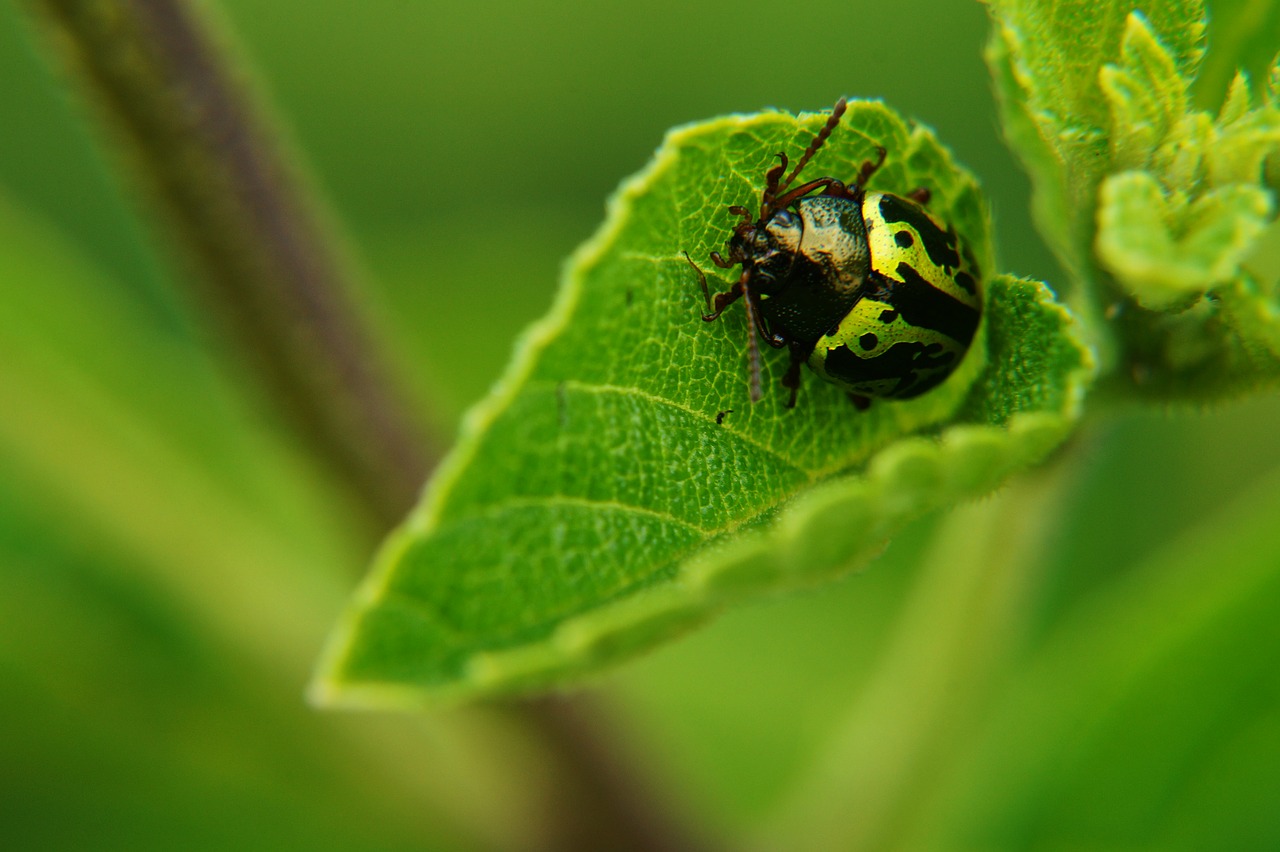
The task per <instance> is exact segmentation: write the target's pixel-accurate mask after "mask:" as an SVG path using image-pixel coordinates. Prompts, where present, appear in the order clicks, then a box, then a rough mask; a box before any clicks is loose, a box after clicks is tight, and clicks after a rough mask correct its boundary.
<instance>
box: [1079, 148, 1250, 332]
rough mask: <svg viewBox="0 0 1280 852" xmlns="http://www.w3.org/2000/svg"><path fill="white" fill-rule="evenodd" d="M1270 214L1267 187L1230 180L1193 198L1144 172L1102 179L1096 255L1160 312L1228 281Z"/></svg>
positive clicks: (1140, 300) (1142, 302) (1140, 298)
mask: <svg viewBox="0 0 1280 852" xmlns="http://www.w3.org/2000/svg"><path fill="white" fill-rule="evenodd" d="M1271 215H1272V209H1271V196H1270V195H1269V194H1268V193H1266V192H1264V191H1263V190H1261V189H1259V188H1257V187H1252V186H1242V185H1238V184H1235V185H1227V186H1224V187H1220V188H1218V189H1214V190H1211V191H1209V192H1207V193H1205V194H1204V195H1201V196H1199V197H1198V198H1196V199H1195V200H1194V201H1190V202H1189V201H1188V200H1187V198H1186V197H1185V196H1182V195H1175V196H1172V197H1170V196H1166V195H1165V194H1164V191H1163V189H1162V188H1161V186H1160V184H1159V183H1158V182H1157V181H1156V179H1155V178H1154V177H1152V176H1151V175H1150V174H1149V173H1147V172H1123V173H1121V174H1118V175H1112V176H1111V177H1108V178H1107V179H1106V181H1104V182H1103V184H1102V191H1101V205H1100V207H1099V210H1098V225H1099V229H1098V254H1099V256H1100V257H1101V258H1102V261H1103V263H1105V264H1106V266H1107V267H1108V268H1109V269H1111V270H1112V271H1113V272H1114V273H1115V274H1116V275H1117V276H1120V277H1122V278H1123V279H1124V280H1125V282H1126V284H1127V285H1128V287H1129V288H1130V290H1131V291H1132V292H1133V294H1134V296H1135V298H1136V299H1137V300H1138V302H1139V304H1141V305H1143V306H1144V307H1147V308H1152V309H1157V310H1159V309H1163V308H1169V307H1174V306H1182V305H1185V304H1186V302H1187V299H1188V297H1189V296H1190V297H1193V296H1194V295H1195V294H1197V293H1198V292H1200V291H1203V290H1205V289H1207V288H1208V287H1210V286H1212V285H1214V284H1217V283H1219V282H1222V281H1228V280H1230V279H1231V278H1232V277H1233V276H1234V275H1235V274H1236V272H1237V270H1238V269H1239V266H1240V261H1241V260H1242V259H1243V258H1244V256H1245V255H1246V254H1247V253H1248V252H1249V250H1250V249H1251V248H1252V247H1253V243H1254V240H1255V239H1256V238H1257V237H1258V235H1259V234H1260V233H1262V232H1263V230H1264V229H1265V228H1266V226H1267V222H1268V220H1269V219H1270V217H1271Z"/></svg>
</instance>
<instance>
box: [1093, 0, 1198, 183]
mask: <svg viewBox="0 0 1280 852" xmlns="http://www.w3.org/2000/svg"><path fill="white" fill-rule="evenodd" d="M1121 56H1122V62H1121V64H1120V65H1104V66H1103V67H1102V69H1101V71H1099V72H1098V73H1099V83H1100V85H1101V87H1102V92H1103V94H1104V95H1105V96H1106V99H1107V105H1108V106H1109V107H1110V109H1111V140H1110V141H1111V167H1112V168H1113V169H1137V168H1142V167H1144V166H1146V165H1147V164H1148V163H1149V162H1150V160H1151V155H1152V154H1153V153H1154V152H1155V150H1156V147H1157V146H1159V145H1160V144H1161V143H1162V142H1163V141H1164V140H1165V138H1166V136H1168V134H1169V132H1170V130H1172V129H1173V128H1174V126H1176V125H1177V123H1178V122H1179V121H1181V120H1182V116H1183V115H1184V114H1185V113H1186V111H1187V92H1186V86H1185V84H1184V83H1183V80H1182V78H1181V77H1180V76H1179V75H1178V68H1177V65H1176V64H1175V63H1174V59H1173V56H1172V55H1171V54H1170V53H1169V52H1168V51H1166V50H1165V49H1164V48H1163V47H1161V45H1160V42H1158V41H1156V38H1155V35H1154V34H1153V33H1152V32H1151V30H1150V28H1149V27H1148V26H1147V25H1146V22H1145V21H1144V20H1143V19H1142V17H1141V16H1140V15H1137V14H1134V15H1130V16H1129V17H1128V19H1127V20H1126V24H1125V33H1124V39H1123V41H1122V42H1121Z"/></svg>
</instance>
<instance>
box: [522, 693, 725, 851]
mask: <svg viewBox="0 0 1280 852" xmlns="http://www.w3.org/2000/svg"><path fill="white" fill-rule="evenodd" d="M599 703H600V699H599V698H598V697H597V696H592V695H588V694H578V695H573V696H562V695H554V694H553V695H546V696H543V697H540V698H534V699H530V700H528V701H526V702H523V703H522V704H518V705H516V706H517V707H518V708H519V710H520V711H521V712H522V713H523V714H524V716H525V718H526V719H527V720H528V721H529V722H531V723H532V724H534V725H536V726H537V728H538V731H539V733H540V735H541V738H542V740H543V743H544V744H545V745H546V746H548V747H550V748H551V750H552V752H553V754H554V756H555V757H554V759H555V762H556V763H557V766H556V767H554V769H555V771H556V774H557V776H558V777H559V778H560V779H561V783H560V784H559V785H558V787H557V789H556V790H555V797H556V799H557V801H554V802H551V803H550V804H551V807H552V813H551V823H552V838H551V843H550V845H549V846H548V847H547V850H546V852H560V850H573V852H588V850H603V849H607V850H611V852H708V850H710V849H711V846H710V845H709V844H708V843H706V842H705V841H703V840H702V839H699V838H695V837H694V836H693V835H691V834H690V833H689V832H688V829H687V826H686V825H684V824H682V823H681V822H679V821H678V820H677V819H676V816H677V814H675V813H673V810H672V808H671V807H670V806H671V802H670V801H668V800H665V799H663V798H662V797H661V796H660V793H659V791H658V790H656V789H654V788H653V787H652V786H651V785H649V784H647V783H646V781H647V779H645V778H644V777H642V775H641V774H639V773H637V772H636V771H635V768H634V766H632V765H631V763H630V762H629V761H626V760H624V759H623V758H624V757H629V755H622V754H620V753H619V750H618V749H617V748H615V747H612V746H613V744H614V742H613V741H616V733H617V731H616V730H611V731H608V732H606V731H604V730H602V728H603V727H604V723H605V722H607V721H608V720H609V716H610V713H609V708H608V707H607V706H606V707H601V706H599ZM605 733H610V734H615V736H614V737H613V738H606V737H605V736H602V735H603V734H605ZM611 740H612V741H611Z"/></svg>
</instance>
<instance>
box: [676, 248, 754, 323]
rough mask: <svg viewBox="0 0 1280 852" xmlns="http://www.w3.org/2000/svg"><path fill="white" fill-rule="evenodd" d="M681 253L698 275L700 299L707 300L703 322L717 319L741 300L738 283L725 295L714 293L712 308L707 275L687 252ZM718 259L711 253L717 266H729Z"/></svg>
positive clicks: (717, 256)
mask: <svg viewBox="0 0 1280 852" xmlns="http://www.w3.org/2000/svg"><path fill="white" fill-rule="evenodd" d="M681 253H682V254H683V255H684V259H685V260H687V261H689V265H690V266H692V267H693V271H694V272H696V273H698V283H699V284H701V285H702V297H703V298H704V299H706V300H707V312H706V313H705V314H703V315H702V319H703V321H704V322H711V321H712V320H715V319H719V318H720V314H722V313H724V309H725V308H727V307H729V306H730V305H732V304H733V303H734V302H735V301H737V300H738V299H740V298H742V282H741V281H739V282H738V283H737V284H734V285H733V287H732V289H730V290H729V291H728V292H727V293H716V300H715V306H714V307H713V306H712V304H711V290H710V288H708V287H707V274H706V273H705V272H703V271H702V268H701V267H700V266H698V264H696V263H694V262H693V258H691V257H689V252H687V251H686V252H681ZM719 257H720V255H719V254H715V253H713V254H712V255H711V259H712V260H715V261H716V265H717V266H729V265H731V264H723V263H720V261H719V260H717V258H719Z"/></svg>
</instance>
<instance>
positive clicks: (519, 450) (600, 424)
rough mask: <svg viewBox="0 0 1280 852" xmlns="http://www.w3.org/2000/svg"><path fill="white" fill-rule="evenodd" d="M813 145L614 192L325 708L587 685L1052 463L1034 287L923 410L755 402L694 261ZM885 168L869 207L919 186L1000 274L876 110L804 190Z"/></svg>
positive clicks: (734, 337) (1071, 412)
mask: <svg viewBox="0 0 1280 852" xmlns="http://www.w3.org/2000/svg"><path fill="white" fill-rule="evenodd" d="M823 119H824V116H821V115H810V116H806V117H804V118H802V119H800V120H797V119H796V118H794V117H791V116H788V115H784V114H780V113H768V114H763V115H757V116H738V117H729V118H724V119H720V120H716V121H712V122H709V123H706V124H703V125H694V126H690V127H687V128H682V129H678V130H675V131H673V132H672V133H671V134H670V135H669V137H668V138H667V140H666V142H665V144H664V145H663V147H662V148H661V149H660V150H659V151H658V153H657V155H656V157H655V159H654V161H653V163H652V164H651V165H650V167H649V168H648V169H647V170H646V171H645V172H644V173H642V174H641V175H639V176H637V177H636V178H634V179H632V180H630V181H629V182H627V183H626V184H624V186H623V188H622V189H621V191H620V192H619V194H618V196H617V197H616V198H615V199H614V201H613V202H612V204H611V206H610V215H609V218H608V221H607V222H606V224H605V226H604V227H603V228H602V230H601V231H600V233H599V234H598V235H597V236H596V238H595V239H593V240H592V241H591V242H590V243H588V244H587V245H586V246H584V247H583V249H581V250H580V251H579V252H578V254H577V255H576V256H575V258H574V259H573V261H572V263H571V264H570V267H569V269H568V271H567V273H566V279H565V283H564V286H563V289H562V291H561V295H560V298H559V300H558V302H557V304H556V306H555V307H554V309H553V310H552V312H551V314H550V315H549V316H548V317H547V318H546V319H545V320H543V321H542V322H540V323H539V324H537V325H536V326H535V327H534V328H533V329H531V331H530V332H529V334H528V335H527V336H526V338H525V340H524V342H523V344H522V345H521V347H520V349H519V351H518V353H517V356H516V359H515V361H514V362H513V364H512V366H511V368H510V370H509V372H508V374H507V376H506V378H505V379H504V380H503V381H502V382H501V383H500V384H499V386H498V387H497V388H496V389H495V390H494V392H493V393H492V394H491V396H490V397H489V399H488V400H486V401H485V402H483V403H482V404H481V405H479V406H478V407H477V408H476V409H475V410H473V411H472V412H471V414H470V415H469V416H468V417H467V420H466V422H465V424H464V427H463V430H462V438H461V440H460V442H459V445H458V447H457V448H456V450H455V451H454V453H453V454H452V455H451V456H450V458H449V459H448V460H447V461H446V462H445V463H444V465H443V466H442V469H441V470H440V471H439V472H438V473H437V475H436V477H435V479H434V480H433V482H432V483H431V485H430V487H429V489H428V492H427V495H426V497H425V498H424V501H423V503H422V505H421V506H420V507H419V508H418V510H417V511H416V512H415V513H414V514H413V515H412V517H411V518H410V519H409V520H408V522H407V523H406V524H405V525H404V527H403V528H402V529H400V530H399V531H398V532H396V533H395V534H393V535H392V537H391V538H390V539H389V541H388V542H387V544H386V545H385V547H384V548H383V551H382V553H381V554H380V555H379V557H378V559H377V563H376V565H375V567H374V570H373V572H372V574H371V576H370V577H369V579H368V580H367V582H366V583H365V584H364V586H363V587H362V589H361V590H360V592H359V593H358V595H357V598H356V600H355V601H354V603H353V605H352V607H351V609H350V611H349V613H348V614H347V616H346V617H345V619H344V620H343V622H342V623H341V624H340V625H339V627H338V629H337V631H336V632H335V634H334V636H333V638H332V640H331V644H330V647H329V649H328V651H327V653H326V655H325V658H324V660H323V661H322V665H321V670H320V672H319V674H318V677H317V680H316V681H315V683H314V685H313V690H314V691H313V694H314V695H315V696H316V698H317V699H318V700H321V701H325V702H344V703H358V704H374V705H378V704H392V705H403V704H413V703H421V702H424V701H429V700H433V699H439V698H442V697H468V696H475V695H482V694H487V693H492V692H497V691H506V690H513V689H524V688H531V687H535V686H539V685H543V684H547V683H550V682H553V681H555V680H559V679H563V678H564V677H566V676H568V675H570V674H574V673H579V672H584V671H589V670H592V669H596V668H599V667H601V666H603V665H605V664H607V663H609V662H611V661H614V660H617V659H620V658H622V657H625V656H628V655H630V654H633V653H635V652H637V651H640V650H642V649H644V648H647V647H650V646H653V645H655V644H656V643H658V642H661V641H663V640H664V639H667V638H670V637H672V636H673V635H675V634H676V633H678V632H680V631H681V630H684V629H686V628H688V627H689V626H690V625H692V624H694V623H696V622H698V621H701V620H703V619H705V618H707V617H708V616H710V615H711V614H713V613H714V612H715V611H716V610H717V609H719V608H721V607H723V606H724V605H725V604H727V603H730V602H732V601H734V600H735V599H738V598H741V597H743V596H745V595H750V594H757V593H760V592H762V591H765V590H769V589H775V588H785V587H789V586H796V585H802V584H808V583H813V582H816V581H820V580H823V579H826V578H828V577H831V576H834V575H836V574H838V573H840V572H843V571H847V570H849V569H850V568H851V567H852V566H854V565H856V564H858V563H859V562H861V561H864V560H865V559H866V558H868V557H869V556H870V555H872V554H874V553H875V552H876V551H877V550H878V549H879V548H880V547H881V546H882V545H883V542H884V540H885V539H886V537H888V536H889V535H891V534H892V533H893V532H894V531H895V530H896V529H897V528H899V527H900V526H901V525H902V524H903V523H904V522H905V521H907V520H908V519H910V518H912V517H914V516H917V515H919V514H920V513H922V512H924V511H927V510H928V509H930V508H933V507H936V506H942V505H946V504H948V503H951V502H954V501H956V500H959V499H964V498H966V497H969V496H972V495H977V494H981V493H983V492H985V491H987V490H989V489H990V488H992V487H993V486H994V485H996V484H997V483H998V482H999V481H1000V480H1001V479H1002V478H1003V477H1005V476H1006V475H1008V474H1009V473H1010V472H1012V471H1015V470H1017V469H1019V468H1022V467H1025V466H1026V465H1029V464H1031V463H1033V462H1034V461H1036V460H1037V459H1039V458H1040V457H1041V456H1043V454H1044V453H1045V452H1047V451H1048V450H1049V449H1050V448H1051V447H1052V446H1054V445H1055V444H1056V443H1057V442H1058V441H1060V440H1061V439H1062V437H1063V436H1064V435H1065V433H1066V431H1067V430H1068V429H1069V428H1070V426H1071V424H1072V422H1073V420H1074V418H1075V417H1076V413H1077V411H1078V408H1079V404H1080V399H1081V395H1082V393H1083V387H1084V383H1085V382H1086V380H1087V376H1088V374H1089V357H1088V354H1087V352H1086V351H1085V350H1084V349H1083V347H1082V346H1081V344H1080V343H1079V341H1078V340H1077V338H1076V337H1075V334H1074V331H1073V326H1072V322H1071V320H1070V318H1069V316H1068V315H1067V314H1066V313H1065V312H1064V311H1063V310H1062V309H1061V308H1059V307H1058V306H1056V305H1055V304H1054V303H1053V301H1052V296H1051V294H1050V293H1049V292H1048V291H1047V290H1046V289H1045V288H1044V287H1043V286H1042V285H1038V284H1035V283H1032V282H1027V281H1020V280H1017V279H1013V278H1009V277H1004V276H1000V277H994V278H992V279H990V280H989V281H987V282H986V298H987V301H988V308H987V310H986V313H985V322H984V323H983V327H982V329H981V330H980V335H981V337H980V339H979V340H978V341H976V342H975V344H974V347H973V350H972V351H971V353H970V355H969V357H967V358H966V360H965V362H964V363H963V364H962V366H961V367H960V369H959V371H958V372H957V373H956V374H955V375H953V376H952V377H951V378H950V379H948V381H947V382H945V383H944V384H943V385H941V386H940V387H938V388H937V389H935V390H934V391H931V392H930V393H928V394H925V395H924V396H922V397H920V398H917V399H915V400H910V401H906V402H899V403H876V404H874V405H873V406H872V407H871V409H870V410H869V411H867V412H862V413H860V412H857V411H855V410H854V409H853V408H852V407H851V406H850V404H849V402H848V400H847V399H845V397H844V394H843V393H841V392H840V391H839V390H838V389H837V388H835V387H834V386H831V385H827V384H825V383H823V382H820V381H818V380H817V379H816V378H814V377H813V376H812V375H806V380H805V383H804V386H803V388H802V390H801V394H800V402H799V406H798V407H797V408H796V409H795V410H790V411H789V410H787V409H786V408H785V407H784V402H785V396H784V393H783V391H782V389H781V388H780V387H779V386H778V384H777V379H778V378H779V377H780V374H781V371H782V368H783V366H784V361H785V358H777V357H766V362H767V363H766V373H767V375H768V382H767V385H766V386H767V387H768V389H769V392H768V393H767V394H766V397H765V399H764V400H763V401H762V402H760V403H758V404H755V405H753V404H751V403H750V402H749V400H748V387H747V376H746V358H745V353H744V347H743V338H744V334H745V318H744V317H743V315H742V313H741V312H740V311H737V310H734V311H731V312H729V313H727V314H726V315H725V317H724V318H723V319H722V320H721V321H720V322H718V323H715V324H711V325H707V324H704V323H703V322H701V320H700V319H699V316H700V314H701V312H702V311H703V309H704V307H703V301H702V296H701V293H700V290H699V287H698V283H697V279H696V277H695V275H694V274H693V272H692V271H691V270H690V268H689V266H688V264H687V263H686V262H685V260H684V258H683V256H682V254H681V250H682V249H688V250H689V251H690V253H691V254H693V255H695V256H705V255H706V253H707V252H708V251H709V250H711V249H712V248H713V247H716V246H718V245H720V244H722V243H723V241H724V240H725V239H726V238H727V237H728V228H729V225H730V223H731V219H732V217H730V216H729V215H728V214H727V213H726V212H725V207H726V205H729V204H735V203H738V204H741V203H747V202H749V200H750V199H752V198H758V196H759V192H760V187H761V183H762V177H763V173H764V171H765V169H766V168H768V167H769V166H770V165H771V164H772V163H773V162H775V160H774V152H776V151H780V150H786V151H790V152H796V151H799V150H800V149H801V148H803V146H804V145H805V144H806V143H807V142H808V140H809V139H810V138H811V136H812V134H813V132H814V131H815V130H816V129H817V128H818V127H819V126H820V125H821V123H822V121H823ZM876 145H883V146H884V147H885V148H886V149H887V150H888V152H889V157H888V159H887V160H886V162H885V164H884V166H883V168H882V169H881V170H880V171H878V172H877V173H876V174H875V176H874V178H873V179H872V186H873V187H876V188H884V189H889V190H896V191H899V192H904V191H906V190H909V189H911V188H913V187H916V186H925V187H928V188H929V189H930V190H931V192H932V194H933V200H932V201H931V208H932V209H933V210H934V212H935V213H937V214H939V215H940V216H941V217H942V218H944V219H945V220H947V221H949V222H951V223H953V224H954V226H955V227H956V228H957V230H958V231H959V233H960V234H961V235H962V236H963V237H964V238H965V239H966V240H967V241H968V243H969V245H970V246H971V248H972V249H973V251H974V254H975V256H976V258H977V260H978V265H979V267H980V268H982V269H988V270H989V269H991V268H992V263H991V256H992V252H991V247H990V241H989V237H988V221H987V215H986V212H985V208H984V205H983V203H982V200H981V198H980V196H979V194H978V190H977V188H976V185H975V184H974V181H973V179H972V178H971V177H970V176H969V175H968V174H966V173H965V172H963V171H962V170H960V169H958V168H957V167H956V166H955V165H954V164H953V163H952V161H951V159H950V156H949V155H948V154H947V152H946V151H945V150H943V149H942V148H941V147H940V146H939V145H938V143H937V141H936V140H935V139H934V137H933V135H932V134H931V133H930V132H929V131H927V130H925V129H923V128H918V127H917V128H914V129H913V128H909V127H908V126H907V125H906V124H905V123H904V122H903V121H902V120H901V119H899V118H898V117H897V116H895V115H894V114H893V113H891V112H890V111H889V110H888V109H886V108H885V107H884V106H883V105H881V104H879V103H855V104H852V105H851V106H850V109H849V113H848V115H847V116H846V118H845V120H844V122H843V124H842V126H841V128H840V129H839V130H837V131H836V133H835V134H834V135H833V136H832V137H831V140H830V141H829V142H828V144H827V147H826V148H825V149H824V150H823V151H822V153H821V154H820V155H819V157H818V158H817V161H816V162H815V163H814V166H813V169H814V171H813V174H814V175H815V176H816V175H818V174H822V173H831V174H837V175H852V174H855V173H856V170H857V168H858V164H860V163H861V162H862V161H864V160H865V159H868V158H870V157H872V156H873V155H874V150H875V146H876ZM772 354H774V353H766V355H767V356H769V355H772ZM779 354H780V353H779Z"/></svg>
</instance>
